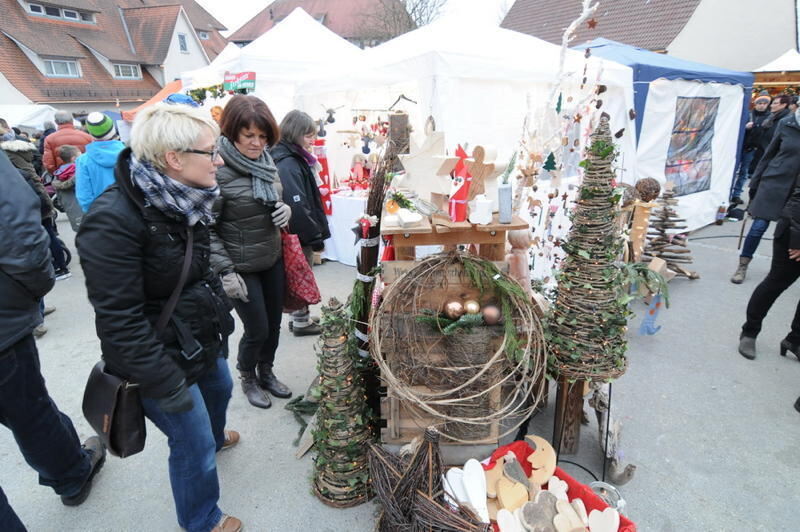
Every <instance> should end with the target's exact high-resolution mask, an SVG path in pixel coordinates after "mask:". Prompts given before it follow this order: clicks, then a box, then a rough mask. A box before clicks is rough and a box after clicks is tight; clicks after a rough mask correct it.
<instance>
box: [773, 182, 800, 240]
mask: <svg viewBox="0 0 800 532" xmlns="http://www.w3.org/2000/svg"><path fill="white" fill-rule="evenodd" d="M786 231H789V249H800V176H798V179H797V180H796V181H795V183H794V188H793V190H792V193H791V195H790V196H789V201H787V202H786V205H785V206H784V207H783V212H782V213H781V218H780V220H778V225H777V226H775V235H774V236H775V238H780V237H782V236H783V234H784V233H785V232H786Z"/></svg>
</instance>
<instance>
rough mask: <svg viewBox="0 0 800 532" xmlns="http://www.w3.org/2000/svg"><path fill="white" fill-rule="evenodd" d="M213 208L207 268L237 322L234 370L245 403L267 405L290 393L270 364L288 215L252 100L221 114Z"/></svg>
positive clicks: (271, 138) (268, 129) (273, 139)
mask: <svg viewBox="0 0 800 532" xmlns="http://www.w3.org/2000/svg"><path fill="white" fill-rule="evenodd" d="M221 129H222V136H221V137H220V140H219V153H220V155H221V156H222V159H223V161H225V166H223V167H222V168H220V169H219V170H217V182H219V186H220V197H219V198H218V199H217V201H216V203H215V204H214V214H215V225H214V227H213V228H212V234H211V264H212V266H213V268H214V271H215V272H217V273H218V274H219V275H220V276H221V277H222V286H223V287H224V289H225V293H227V294H228V297H230V298H231V300H232V301H233V306H234V308H235V309H236V313H237V314H238V315H239V318H241V320H242V323H243V324H244V336H242V339H241V341H240V342H239V356H238V359H237V366H236V367H237V368H238V370H239V373H240V379H241V381H242V391H243V392H244V394H245V396H246V397H247V400H248V401H249V402H250V404H251V405H253V406H255V407H258V408H269V407H270V406H271V405H272V402H271V400H270V398H269V396H268V395H267V394H266V393H265V390H266V391H268V392H269V393H271V394H272V395H274V396H275V397H281V398H287V397H291V396H292V392H291V391H290V390H289V388H288V387H287V386H286V385H284V384H283V383H282V382H281V381H279V380H278V378H277V377H275V374H274V373H273V366H274V363H275V351H276V350H277V348H278V339H279V337H280V330H281V316H282V313H283V292H284V271H283V254H282V251H281V237H280V228H281V227H286V226H287V225H288V223H289V218H290V217H291V214H292V210H291V209H290V208H289V206H288V205H286V204H285V203H283V202H282V201H281V182H280V179H279V178H278V170H277V168H275V163H273V162H272V157H271V156H270V154H269V151H268V150H267V148H268V147H271V146H274V145H275V144H276V143H277V142H278V139H279V138H280V131H279V130H278V124H277V122H276V121H275V118H274V117H273V116H272V112H271V111H270V110H269V107H267V104H265V103H264V102H263V101H261V100H259V99H258V98H256V97H255V96H245V95H237V96H234V97H233V98H231V100H230V101H229V102H228V105H227V106H225V110H224V111H223V113H222V122H221Z"/></svg>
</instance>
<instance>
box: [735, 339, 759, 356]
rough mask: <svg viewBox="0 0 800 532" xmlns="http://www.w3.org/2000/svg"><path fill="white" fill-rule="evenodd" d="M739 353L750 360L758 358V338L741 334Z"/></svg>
mask: <svg viewBox="0 0 800 532" xmlns="http://www.w3.org/2000/svg"><path fill="white" fill-rule="evenodd" d="M739 354H740V355H742V356H743V357H744V358H746V359H748V360H755V358H756V339H755V338H754V337H752V336H745V335H744V334H742V335H741V336H739Z"/></svg>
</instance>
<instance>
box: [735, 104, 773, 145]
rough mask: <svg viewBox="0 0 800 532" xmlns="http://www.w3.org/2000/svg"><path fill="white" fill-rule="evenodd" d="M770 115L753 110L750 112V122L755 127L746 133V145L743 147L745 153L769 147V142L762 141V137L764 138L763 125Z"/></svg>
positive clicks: (766, 112) (767, 112)
mask: <svg viewBox="0 0 800 532" xmlns="http://www.w3.org/2000/svg"><path fill="white" fill-rule="evenodd" d="M769 114H770V113H769V111H760V112H759V111H756V110H753V111H751V112H750V122H752V123H753V127H751V128H750V129H748V130H746V131H745V133H744V143H743V145H742V149H743V150H744V151H753V150H755V149H757V148H764V147H766V146H767V145H769V140H767V142H763V141H762V137H763V136H764V127H763V124H764V121H765V120H766V119H767V117H769ZM773 132H774V131H773ZM762 145H763V146H762Z"/></svg>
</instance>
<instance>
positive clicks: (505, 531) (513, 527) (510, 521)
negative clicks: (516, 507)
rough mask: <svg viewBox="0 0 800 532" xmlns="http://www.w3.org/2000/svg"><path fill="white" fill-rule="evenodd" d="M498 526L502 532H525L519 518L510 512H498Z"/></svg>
mask: <svg viewBox="0 0 800 532" xmlns="http://www.w3.org/2000/svg"><path fill="white" fill-rule="evenodd" d="M497 526H498V527H499V528H500V532H525V529H524V528H522V523H520V522H519V519H518V518H517V516H516V515H515V514H513V513H511V512H509V511H508V510H500V511H499V512H497Z"/></svg>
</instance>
